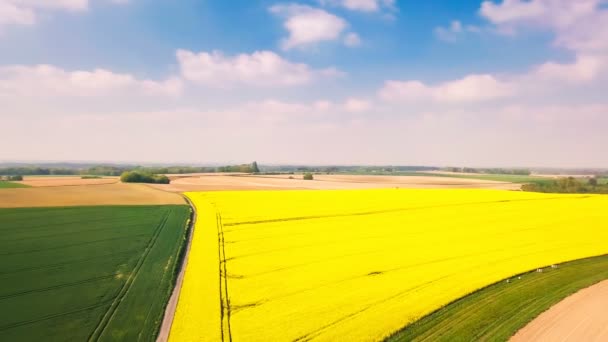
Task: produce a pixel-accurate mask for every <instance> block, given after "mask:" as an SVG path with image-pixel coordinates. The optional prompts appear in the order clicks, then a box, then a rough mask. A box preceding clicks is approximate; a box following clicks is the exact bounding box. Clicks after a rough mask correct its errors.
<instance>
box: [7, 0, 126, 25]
mask: <svg viewBox="0 0 608 342" xmlns="http://www.w3.org/2000/svg"><path fill="white" fill-rule="evenodd" d="M105 1H109V2H112V3H125V2H127V1H128V0H105ZM89 2H90V0H0V28H2V27H3V26H8V25H33V24H35V23H36V21H37V18H38V15H39V13H40V12H44V11H68V12H82V11H86V10H87V9H88V8H89Z"/></svg>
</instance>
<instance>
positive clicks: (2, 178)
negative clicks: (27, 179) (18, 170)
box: [0, 175, 23, 182]
mask: <svg viewBox="0 0 608 342" xmlns="http://www.w3.org/2000/svg"><path fill="white" fill-rule="evenodd" d="M22 180H23V176H21V175H16V176H0V181H9V182H16V181H22Z"/></svg>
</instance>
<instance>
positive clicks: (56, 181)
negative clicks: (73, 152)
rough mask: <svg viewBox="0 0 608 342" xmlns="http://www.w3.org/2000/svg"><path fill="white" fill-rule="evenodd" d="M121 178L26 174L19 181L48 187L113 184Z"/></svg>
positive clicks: (34, 185)
mask: <svg viewBox="0 0 608 342" xmlns="http://www.w3.org/2000/svg"><path fill="white" fill-rule="evenodd" d="M119 181H120V180H119V179H118V177H103V178H90V179H82V177H80V176H74V177H53V176H49V177H36V176H25V177H24V179H23V181H21V182H17V183H21V184H25V185H29V186H33V187H47V186H77V185H100V184H113V183H118V182H119Z"/></svg>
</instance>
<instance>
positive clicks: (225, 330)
mask: <svg viewBox="0 0 608 342" xmlns="http://www.w3.org/2000/svg"><path fill="white" fill-rule="evenodd" d="M216 220H217V221H216V225H217V232H218V244H219V245H218V252H219V268H220V270H219V271H220V312H221V320H220V325H221V326H220V328H221V331H222V341H226V340H227V341H230V342H232V329H231V327H230V314H231V308H230V295H229V294H228V269H227V267H226V244H225V243H224V226H223V224H222V215H221V214H220V213H219V211H216ZM222 278H223V281H222ZM226 335H227V337H226Z"/></svg>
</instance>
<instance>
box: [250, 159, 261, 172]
mask: <svg viewBox="0 0 608 342" xmlns="http://www.w3.org/2000/svg"><path fill="white" fill-rule="evenodd" d="M251 172H253V173H260V169H259V168H258V162H256V161H254V162H253V163H251Z"/></svg>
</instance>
